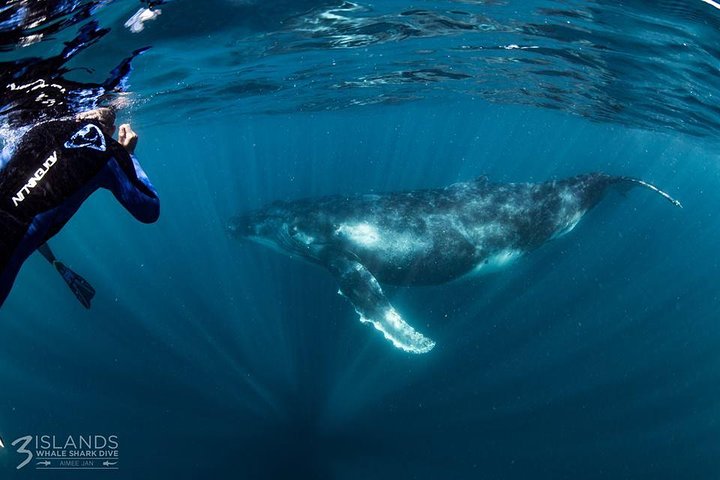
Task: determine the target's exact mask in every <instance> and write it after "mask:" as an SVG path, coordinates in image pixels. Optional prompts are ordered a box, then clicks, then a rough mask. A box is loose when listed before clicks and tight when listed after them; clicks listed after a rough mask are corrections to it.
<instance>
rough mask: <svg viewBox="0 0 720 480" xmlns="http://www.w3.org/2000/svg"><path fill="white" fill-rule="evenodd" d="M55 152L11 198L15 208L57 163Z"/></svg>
mask: <svg viewBox="0 0 720 480" xmlns="http://www.w3.org/2000/svg"><path fill="white" fill-rule="evenodd" d="M57 160H58V158H57V152H53V153H52V155H50V156H49V157H48V158H47V160H45V161H44V162H43V166H42V167H40V168H38V169H37V171H36V172H35V174H34V175H33V176H32V177H30V178H29V179H28V181H27V183H26V184H25V185H24V186H23V187H22V188H21V189H20V190H18V192H17V193H16V194H15V196H14V197H12V201H13V205H15V206H16V207H17V206H18V205H20V203H21V202H22V201H23V200H25V196H26V195H30V191H31V190H32V189H33V188H35V187H36V186H37V184H38V182H39V181H40V180H42V178H43V177H44V176H45V175H46V174H47V172H49V171H50V168H52V166H53V165H55V163H57Z"/></svg>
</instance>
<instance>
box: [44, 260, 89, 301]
mask: <svg viewBox="0 0 720 480" xmlns="http://www.w3.org/2000/svg"><path fill="white" fill-rule="evenodd" d="M53 265H54V266H55V269H56V270H57V271H58V273H60V276H62V278H63V280H65V283H67V285H68V287H70V290H71V291H72V292H73V294H74V295H75V297H76V298H77V299H78V300H79V301H80V303H82V305H83V307H85V308H90V302H91V300H92V299H93V297H94V296H95V289H94V288H93V287H92V285H90V283H88V281H87V280H85V279H84V278H83V277H81V276H80V275H78V274H77V273H75V272H73V271H72V270H70V269H69V268H68V267H66V266H65V264H64V263H62V262H58V261H55V262H53Z"/></svg>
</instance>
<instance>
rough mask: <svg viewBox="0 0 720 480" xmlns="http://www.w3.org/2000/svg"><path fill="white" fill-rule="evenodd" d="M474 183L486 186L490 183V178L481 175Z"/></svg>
mask: <svg viewBox="0 0 720 480" xmlns="http://www.w3.org/2000/svg"><path fill="white" fill-rule="evenodd" d="M472 183H476V184H478V185H485V184H486V183H490V177H488V176H487V175H480V176H479V177H477V178H475V179H474V180H473V181H472Z"/></svg>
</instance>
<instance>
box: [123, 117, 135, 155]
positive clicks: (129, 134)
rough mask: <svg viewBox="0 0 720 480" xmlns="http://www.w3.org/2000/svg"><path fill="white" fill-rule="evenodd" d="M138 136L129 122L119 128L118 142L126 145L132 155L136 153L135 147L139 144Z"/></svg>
mask: <svg viewBox="0 0 720 480" xmlns="http://www.w3.org/2000/svg"><path fill="white" fill-rule="evenodd" d="M137 142H138V136H137V134H136V133H135V132H133V129H132V128H130V124H129V123H124V124H122V125H120V129H119V130H118V143H119V144H120V145H122V146H123V147H125V150H127V151H128V153H129V154H130V155H132V154H133V153H135V147H136V146H137Z"/></svg>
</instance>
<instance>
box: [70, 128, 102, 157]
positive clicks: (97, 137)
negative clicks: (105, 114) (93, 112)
mask: <svg viewBox="0 0 720 480" xmlns="http://www.w3.org/2000/svg"><path fill="white" fill-rule="evenodd" d="M65 148H92V149H93V150H98V151H101V152H104V151H105V136H104V135H103V133H102V132H101V131H100V129H99V128H98V127H97V125H93V124H92V123H88V124H87V125H85V126H84V127H82V128H81V129H80V130H78V131H77V132H75V133H74V134H73V136H72V137H70V140H68V141H67V142H65Z"/></svg>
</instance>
